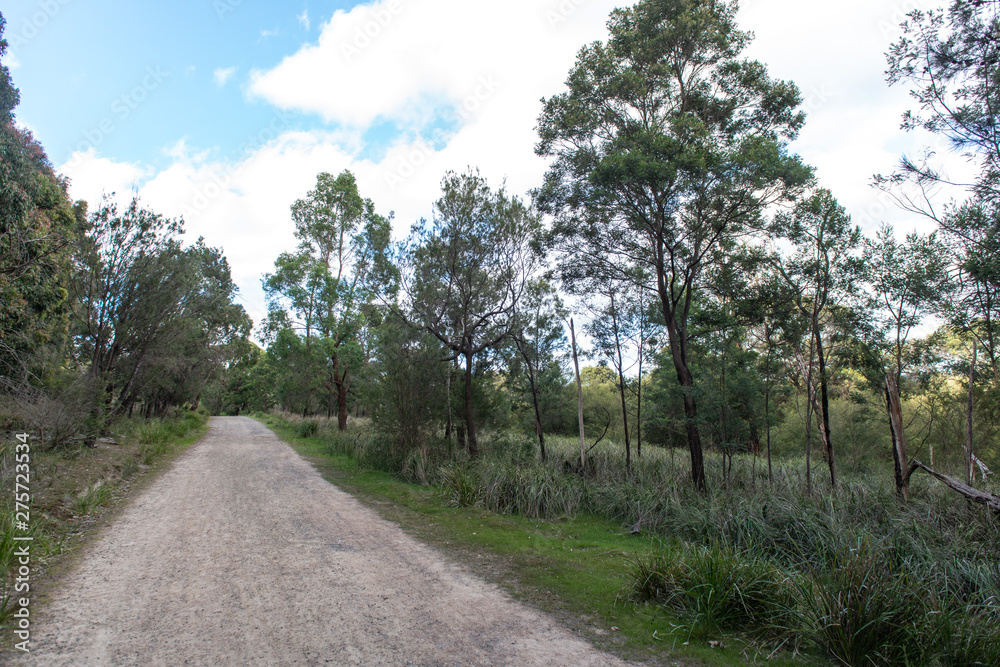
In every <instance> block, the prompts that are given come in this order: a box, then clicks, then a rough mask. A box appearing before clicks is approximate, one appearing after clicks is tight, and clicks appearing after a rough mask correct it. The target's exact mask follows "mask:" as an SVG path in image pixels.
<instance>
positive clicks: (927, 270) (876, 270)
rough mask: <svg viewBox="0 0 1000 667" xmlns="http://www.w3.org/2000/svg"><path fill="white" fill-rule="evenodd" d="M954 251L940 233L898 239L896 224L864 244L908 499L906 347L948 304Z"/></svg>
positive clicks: (899, 480) (898, 469)
mask: <svg viewBox="0 0 1000 667" xmlns="http://www.w3.org/2000/svg"><path fill="white" fill-rule="evenodd" d="M949 264H950V262H949V256H948V253H947V249H946V248H945V247H944V244H942V243H941V242H940V241H938V239H937V235H936V234H930V235H928V236H921V235H920V234H917V233H915V232H914V233H912V234H909V235H907V237H906V241H905V243H899V242H898V241H897V240H896V235H895V232H894V231H893V229H892V228H891V227H889V226H883V227H882V228H881V229H880V230H879V231H878V234H877V236H876V238H875V239H869V240H867V241H866V243H865V253H864V262H863V267H864V271H865V278H866V282H868V283H869V285H870V286H871V291H870V292H869V296H870V297H871V299H872V301H873V303H872V304H871V307H872V310H873V312H875V313H876V316H875V319H876V322H877V325H878V327H879V329H880V330H881V333H882V335H883V336H885V338H886V340H887V342H888V347H889V356H890V357H891V361H890V362H889V363H888V364H886V366H887V368H886V369H885V372H884V382H883V390H884V393H885V397H886V410H887V412H888V415H889V425H890V433H891V436H892V444H893V449H892V456H893V463H894V467H895V477H896V492H897V493H898V494H899V495H900V497H902V498H904V499H907V498H909V493H910V490H909V479H908V475H907V467H908V465H909V458H908V455H907V451H906V433H905V429H904V424H903V418H902V404H901V391H902V386H903V373H904V370H905V367H906V358H905V356H904V351H905V349H906V343H907V339H908V338H909V335H910V333H911V331H912V330H913V328H914V327H916V326H918V325H919V324H920V322H921V321H922V320H923V318H924V317H926V316H927V315H930V314H933V313H934V312H936V311H937V310H938V309H939V307H940V306H941V305H942V304H943V303H945V301H946V299H947V295H948V292H949V287H950V286H949V280H948V269H949Z"/></svg>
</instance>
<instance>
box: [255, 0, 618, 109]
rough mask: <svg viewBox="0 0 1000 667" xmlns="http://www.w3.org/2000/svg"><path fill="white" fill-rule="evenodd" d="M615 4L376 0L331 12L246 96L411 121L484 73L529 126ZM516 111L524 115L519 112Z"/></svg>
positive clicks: (468, 90) (451, 101)
mask: <svg viewBox="0 0 1000 667" xmlns="http://www.w3.org/2000/svg"><path fill="white" fill-rule="evenodd" d="M615 4H618V3H617V0H589V1H586V2H585V1H584V0H547V1H544V2H538V0H509V1H508V2H505V3H476V2H467V1H465V0H408V1H407V0H381V1H380V2H376V3H374V4H371V5H359V6H357V7H355V8H354V9H352V10H351V11H349V12H345V11H343V10H338V11H337V12H336V13H334V15H333V16H332V17H331V18H330V20H329V21H327V22H326V23H325V24H324V25H323V26H322V28H321V33H320V37H319V40H318V41H317V42H316V43H315V44H309V45H306V46H304V47H302V48H301V49H300V50H299V51H298V52H297V53H295V54H293V55H291V56H289V57H287V58H285V59H284V60H283V61H282V62H281V63H280V64H279V65H278V66H276V67H275V68H273V69H271V70H268V71H256V72H254V73H252V74H251V84H250V92H251V93H252V94H253V95H256V96H258V97H262V98H264V99H266V100H268V101H269V102H271V103H273V104H275V105H277V106H279V107H281V108H285V109H300V110H304V111H307V112H311V113H316V114H319V115H320V116H322V117H323V118H324V119H325V120H326V121H327V122H329V123H337V124H343V125H351V126H360V127H364V126H367V125H370V124H371V123H372V122H374V121H375V120H376V119H379V118H385V119H391V120H394V121H402V122H410V123H412V122H414V121H416V120H422V119H424V118H426V117H427V115H428V113H429V112H430V111H431V110H432V109H433V108H435V107H436V106H440V105H445V106H448V107H451V108H454V109H457V108H459V107H460V105H461V104H462V103H463V102H464V101H466V100H467V99H468V98H469V96H471V95H474V94H475V91H476V89H477V87H479V86H480V81H481V79H483V78H484V77H486V78H489V77H492V78H493V79H495V80H497V81H500V82H501V85H502V90H499V91H498V92H497V94H496V95H495V97H493V98H491V99H490V100H489V102H490V104H493V105H497V104H499V105H515V106H518V107H520V109H519V111H520V113H518V114H517V115H516V116H514V117H513V118H510V117H508V118H509V120H511V121H513V122H527V123H529V124H530V125H533V124H534V118H535V116H536V115H537V111H538V109H537V107H538V98H539V97H540V96H542V95H550V94H552V93H554V92H556V90H555V86H556V85H557V84H558V83H559V82H561V81H563V80H564V79H565V76H566V73H567V71H568V68H569V67H570V65H572V63H573V58H574V56H575V54H576V52H577V50H578V49H579V48H580V47H581V46H582V45H583V44H584V43H586V42H589V41H592V40H594V39H597V38H600V37H602V36H603V35H604V22H605V20H606V17H607V14H608V12H609V11H610V10H611V8H613V7H614V5H615ZM525 111H527V112H528V113H527V115H526V116H525V113H524V112H525Z"/></svg>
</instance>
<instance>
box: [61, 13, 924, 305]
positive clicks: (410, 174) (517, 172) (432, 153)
mask: <svg viewBox="0 0 1000 667" xmlns="http://www.w3.org/2000/svg"><path fill="white" fill-rule="evenodd" d="M845 1H846V2H847V3H848V4H847V7H846V9H845V8H844V7H842V6H839V5H838V6H837V7H833V6H832V5H831V6H829V7H827V6H826V5H822V4H820V5H816V6H813V5H810V11H809V12H806V11H804V10H802V7H801V5H800V4H799V3H797V2H795V0H758V1H756V2H752V3H751V2H747V3H745V8H744V9H743V10H741V13H740V16H739V23H740V25H741V27H742V28H744V29H748V30H753V31H754V32H756V34H757V39H756V41H755V43H754V44H753V46H752V47H751V50H750V52H749V54H748V55H750V56H752V57H754V58H757V59H760V60H761V61H762V62H764V63H765V64H767V65H768V67H769V69H770V71H771V74H772V75H773V76H776V77H780V78H786V79H791V80H793V81H795V82H796V83H798V85H799V87H800V88H801V89H802V91H803V97H804V99H805V107H806V111H807V112H808V114H809V118H808V120H807V123H806V126H805V128H804V130H803V132H802V133H801V136H800V138H799V139H798V140H797V141H796V143H795V144H794V145H793V150H795V151H796V152H799V153H800V154H801V155H802V156H803V158H804V159H805V161H806V162H807V163H809V164H813V165H815V166H816V167H817V172H818V175H819V177H820V184H821V185H823V186H826V187H829V188H830V189H831V190H833V192H834V194H835V195H836V196H837V197H838V198H839V199H840V200H841V202H842V203H844V204H845V205H846V207H847V209H848V211H849V212H850V213H852V214H853V215H854V217H855V221H856V222H859V223H862V224H865V226H866V227H867V228H869V229H871V228H873V227H875V226H877V224H878V223H880V222H881V221H883V220H884V221H889V222H896V223H897V224H898V225H899V226H900V228H901V229H902V230H903V231H909V230H910V229H912V228H913V226H914V224H915V223H914V221H913V220H912V216H911V217H910V218H907V217H906V216H904V215H902V214H901V213H899V212H898V210H896V209H895V208H894V207H893V206H892V205H891V202H887V201H884V200H880V199H879V198H878V195H877V193H876V192H875V191H874V190H873V189H872V188H870V187H869V182H870V179H871V175H872V174H873V173H875V172H879V171H882V172H887V171H890V170H891V169H892V168H893V166H894V165H895V163H896V162H897V161H898V159H899V155H900V153H901V152H903V151H904V150H905V151H909V152H913V148H914V146H919V145H921V142H922V141H923V139H921V138H916V140H914V138H913V137H907V136H906V135H904V134H903V133H901V132H900V130H899V115H900V113H901V112H902V111H903V110H904V109H906V108H908V107H909V106H911V103H910V100H909V98H908V96H907V94H906V91H905V90H897V89H889V88H887V87H886V86H885V84H884V81H883V74H882V70H883V69H884V68H885V60H884V56H883V52H884V51H885V50H886V49H887V48H888V44H889V43H891V41H892V39H893V38H894V34H893V33H892V30H893V29H894V28H893V26H894V25H895V24H897V23H898V20H897V19H898V18H899V17H897V16H896V15H895V14H894V13H893V12H896V11H898V8H890V9H886V8H885V7H884V6H881V5H879V3H871V2H868V1H867V0H845ZM902 1H903V4H905V3H906V2H915V1H916V0H902ZM617 4H620V2H619V0H551V1H549V0H542V1H539V0H509V2H507V3H503V4H498V3H473V2H462V1H461V0H408V1H407V0H381V1H380V2H376V3H374V4H371V5H364V6H358V7H355V8H354V9H352V10H351V11H338V12H337V13H335V14H334V15H333V17H332V18H331V19H330V20H329V21H327V22H325V23H324V24H323V25H322V26H319V28H320V33H319V38H318V40H317V41H316V42H315V43H310V44H305V45H303V46H302V47H301V48H300V49H299V50H298V51H297V52H295V53H293V54H292V55H290V56H288V57H286V58H285V59H284V60H283V61H282V62H281V63H279V64H278V65H277V66H275V67H274V68H273V69H270V70H263V71H255V72H253V73H251V78H250V84H249V87H248V92H249V94H250V95H251V96H252V97H256V98H257V99H262V100H264V101H266V102H269V103H270V104H272V105H274V107H276V109H278V111H277V112H276V116H275V122H273V123H272V124H271V126H269V127H266V128H262V129H261V131H260V132H259V133H257V134H256V135H255V137H252V138H250V139H248V141H247V142H245V150H241V152H240V155H239V156H238V157H236V158H234V159H225V158H222V157H220V156H219V155H218V152H217V151H215V150H201V149H195V148H191V147H189V146H188V145H187V144H186V143H185V142H184V141H183V140H179V141H177V142H176V143H175V144H173V145H172V146H170V147H169V148H167V149H166V154H167V155H169V156H170V158H171V164H170V165H169V166H168V167H167V168H165V169H163V170H162V171H159V172H152V171H150V170H148V169H145V168H143V167H141V166H140V165H135V164H130V163H121V162H115V161H113V160H110V159H107V158H103V157H100V156H98V155H97V153H96V151H95V150H94V149H90V150H88V151H86V152H84V153H80V154H77V155H74V158H73V159H72V160H71V163H72V164H70V163H68V166H64V167H63V172H64V173H66V174H67V175H69V176H70V177H71V178H72V179H73V183H72V189H71V194H72V195H73V196H74V197H77V198H86V199H88V200H89V201H91V202H92V204H93V203H94V202H95V201H96V200H95V199H93V197H95V196H96V197H97V199H99V197H100V193H101V191H102V190H110V189H118V190H121V191H125V192H126V193H128V192H130V191H131V184H133V183H138V184H139V193H140V195H141V196H142V198H143V199H144V201H145V202H146V203H147V205H149V206H151V207H153V208H154V209H156V210H157V211H159V212H161V213H163V214H165V215H169V216H181V215H182V216H183V217H184V219H185V222H186V227H187V229H188V234H189V237H190V238H191V239H192V240H193V239H194V238H197V236H199V235H201V236H204V237H205V238H206V241H207V242H208V243H209V244H211V245H215V246H220V247H222V248H223V249H224V250H225V253H226V255H227V257H228V258H229V261H230V264H231V266H232V269H233V274H234V278H235V279H236V281H237V283H238V284H239V286H240V289H241V294H242V295H243V299H244V300H245V305H246V307H247V310H248V312H250V314H251V317H253V318H254V320H255V321H256V322H259V321H260V319H261V318H262V317H263V315H264V314H265V312H266V310H265V304H264V297H263V293H262V290H261V287H260V278H261V275H262V274H263V273H264V272H267V271H270V270H273V263H274V259H275V258H276V257H277V255H278V254H279V253H280V252H283V251H286V250H291V249H292V248H294V247H295V239H294V237H293V234H292V229H293V227H292V222H291V216H290V213H289V207H290V206H291V204H292V203H293V202H294V201H295V200H296V199H298V198H301V197H304V196H305V195H306V193H307V191H308V190H310V189H311V188H312V187H313V186H314V185H315V180H316V175H317V173H319V172H321V171H327V172H330V173H333V174H337V173H339V172H340V171H342V170H344V169H351V170H352V171H353V172H354V173H355V175H356V176H357V178H358V183H359V188H360V190H361V194H362V195H363V196H365V197H369V198H371V199H372V200H373V201H374V202H375V205H376V208H377V210H378V211H379V212H381V213H383V214H387V213H388V212H389V211H390V210H391V211H394V212H395V223H394V235H395V237H396V238H397V239H400V238H402V237H404V236H405V235H406V233H407V232H408V230H409V227H410V225H411V224H412V223H414V222H415V221H416V220H418V219H419V218H421V217H427V218H429V217H430V216H431V213H432V204H433V201H434V200H435V199H436V198H437V196H438V194H439V184H440V180H441V177H442V176H443V175H444V173H445V172H446V171H447V170H455V171H462V170H464V169H466V168H467V167H470V166H474V167H479V168H480V169H481V171H482V173H483V175H484V176H485V177H486V178H487V179H488V180H489V181H490V183H491V184H493V185H499V184H500V182H501V181H506V184H507V188H508V190H509V191H510V192H512V193H513V194H518V195H524V194H525V193H526V192H527V191H528V190H529V189H531V188H533V187H536V186H537V185H538V184H539V183H540V182H541V177H542V174H543V173H544V170H545V167H546V165H545V162H544V161H543V160H541V159H540V158H538V157H537V156H535V155H534V153H533V146H534V144H535V142H536V141H537V135H536V133H535V129H534V128H535V124H536V122H537V117H538V113H539V111H540V109H541V105H540V102H539V98H541V97H550V96H552V95H555V94H558V93H559V92H561V91H562V90H563V89H564V85H563V82H564V80H565V78H566V75H567V73H568V71H569V69H570V68H571V67H572V65H573V63H574V61H575V57H576V54H577V52H578V50H579V49H580V47H581V46H583V45H584V44H586V43H589V42H591V41H594V40H597V39H603V38H605V37H606V30H605V22H606V19H607V16H608V13H609V12H610V11H611V9H612V8H613V7H614V6H615V5H617ZM304 15H305V14H304ZM803 21H805V23H803ZM828 33H829V34H830V35H832V36H830V37H827V36H826V35H827V34H828ZM844 35H851V36H852V40H853V41H852V42H851V43H852V47H851V48H850V49H848V48H845V46H844V44H845V41H844ZM233 69H234V71H235V68H233ZM230 76H232V73H230V74H227V75H226V79H228V78H229V77H230ZM223 83H225V81H223ZM281 110H300V111H304V112H307V113H310V114H315V115H317V116H318V117H320V118H322V119H323V120H325V121H326V122H327V123H328V124H327V125H326V127H325V129H314V130H312V131H293V130H292V129H291V123H290V122H289V121H288V120H287V119H283V118H284V117H283V115H282V114H283V112H282V111H281ZM442 114H443V115H445V116H447V117H448V118H450V120H451V121H452V122H451V123H450V125H449V127H450V129H449V131H448V133H447V134H446V135H442V134H435V133H434V132H433V131H430V130H432V129H433V128H434V127H436V126H437V125H436V121H437V120H440V118H441V116H442ZM380 120H385V121H390V122H391V123H390V124H391V125H392V126H394V127H396V128H400V131H399V132H397V133H396V134H395V135H390V138H389V139H388V145H387V146H383V148H382V149H381V150H380V151H379V152H378V153H377V156H374V157H373V155H374V153H373V152H372V151H367V150H365V149H366V146H365V143H364V141H363V137H365V136H366V132H368V131H369V130H371V129H372V128H373V127H375V126H376V124H377V123H378V122H379V121H380ZM392 136H394V137H395V138H394V139H393V138H391V137H392Z"/></svg>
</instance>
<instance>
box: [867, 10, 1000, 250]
mask: <svg viewBox="0 0 1000 667" xmlns="http://www.w3.org/2000/svg"><path fill="white" fill-rule="evenodd" d="M902 28H903V35H902V37H900V38H899V40H898V41H897V42H896V43H895V44H893V45H892V46H891V48H890V50H889V52H888V54H887V57H888V64H889V68H888V70H887V72H886V75H887V80H888V82H889V84H890V85H894V84H899V83H906V84H909V85H911V86H913V87H912V88H911V89H910V95H911V96H912V97H913V98H914V100H915V101H916V102H917V104H918V107H919V108H918V109H917V110H916V111H912V110H911V111H907V112H906V113H905V114H904V116H903V128H904V129H906V130H917V129H922V130H926V131H928V132H931V133H933V134H937V135H939V136H941V137H943V138H944V139H946V140H947V141H948V142H949V143H950V144H951V147H952V148H953V149H954V150H955V151H957V152H958V153H959V154H960V155H961V156H962V157H963V158H965V159H966V161H967V162H970V163H971V164H973V165H975V167H976V168H977V170H978V173H977V175H976V177H975V179H974V180H973V181H972V182H964V183H963V182H957V181H955V180H954V179H953V178H950V177H949V176H948V175H947V174H946V173H945V172H944V171H943V169H942V168H941V167H940V166H936V165H934V164H933V163H932V161H933V159H934V157H935V155H936V153H935V151H932V150H928V151H926V153H925V155H924V156H923V158H919V159H913V158H910V157H905V156H904V157H903V159H902V160H901V163H900V168H899V169H898V170H897V171H896V172H895V173H894V174H892V175H891V176H888V177H877V178H876V185H878V186H879V187H882V188H883V189H885V190H886V191H888V192H890V193H891V194H893V195H894V196H895V197H896V199H897V202H898V203H899V204H900V205H901V206H903V207H904V208H906V209H908V210H911V211H915V212H918V213H921V214H924V215H928V216H930V217H931V218H933V219H935V220H937V221H938V222H939V223H940V224H942V225H943V226H945V227H947V226H949V219H948V216H947V215H946V213H947V209H946V207H942V206H941V205H940V204H938V205H935V202H934V201H933V193H932V192H931V187H932V186H934V185H938V184H944V185H959V186H962V187H965V188H967V190H968V192H969V193H970V194H971V196H972V198H974V199H978V200H980V201H982V202H985V203H993V204H995V203H996V202H997V201H998V200H1000V124H998V121H997V117H998V113H997V110H998V109H1000V0H951V2H950V4H949V6H948V8H947V9H932V10H927V11H923V10H914V11H912V12H910V13H909V14H908V15H907V19H906V21H905V22H904V23H903V24H902ZM907 185H915V186H916V187H917V190H916V191H915V192H914V191H912V190H911V191H907V190H906V186H907ZM956 231H959V232H960V230H959V229H958V228H956ZM967 240H968V241H969V242H970V243H973V244H975V240H974V239H972V238H968V239H967Z"/></svg>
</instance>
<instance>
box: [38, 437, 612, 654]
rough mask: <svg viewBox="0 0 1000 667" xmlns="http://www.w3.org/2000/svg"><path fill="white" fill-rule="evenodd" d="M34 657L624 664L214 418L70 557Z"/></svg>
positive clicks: (267, 440)
mask: <svg viewBox="0 0 1000 667" xmlns="http://www.w3.org/2000/svg"><path fill="white" fill-rule="evenodd" d="M32 640H33V641H32V652H31V655H30V658H29V659H28V660H27V661H26V664H38V665H92V664H93V665H105V664H106V665H171V666H173V665H213V666H223V665H272V664H273V665H318V664H332V665H411V664H412V665H574V666H575V665H621V664H624V663H621V662H620V661H618V660H617V659H615V658H614V657H612V656H609V655H607V654H603V653H599V652H598V651H596V650H595V649H594V648H593V647H592V646H590V645H589V644H587V643H586V642H585V641H583V640H581V639H579V638H577V637H575V636H573V635H572V634H571V633H569V632H568V631H566V630H565V629H563V628H561V627H560V626H558V625H557V624H556V623H555V622H554V621H553V620H552V619H550V618H548V617H546V616H544V615H542V614H541V613H539V612H537V611H535V610H532V609H529V608H528V607H526V606H524V605H522V604H519V603H516V602H514V601H513V600H512V599H511V598H509V597H508V596H507V595H506V594H505V593H504V592H503V591H501V590H500V589H498V588H497V587H495V586H492V585H489V584H486V583H484V582H482V581H480V580H479V579H477V578H475V577H473V576H471V575H469V574H468V573H466V572H465V571H464V570H462V569H461V568H459V567H457V566H456V565H455V564H453V563H450V562H448V561H447V560H446V559H445V558H444V557H442V555H441V554H440V553H438V552H437V551H434V550H433V549H431V548H430V547H427V546H425V545H423V544H421V543H420V542H417V541H416V540H414V539H413V538H411V537H409V536H408V535H406V534H405V533H403V532H402V531H401V530H400V529H399V528H398V527H397V526H396V525H395V524H392V523H389V522H387V521H385V520H383V519H382V518H381V517H379V516H378V515H377V514H376V513H375V512H373V511H371V510H369V509H367V508H365V507H364V506H362V505H361V504H360V503H359V502H358V501H356V500H355V499H354V498H353V497H351V496H349V495H347V494H346V493H344V492H342V491H340V490H339V489H337V488H336V487H334V486H333V485H331V484H329V483H328V482H326V481H325V480H323V479H322V478H321V477H320V476H319V474H318V473H316V472H315V471H314V470H313V468H312V467H311V466H310V465H309V464H308V463H307V462H306V461H305V460H303V459H302V458H300V457H299V456H298V455H297V454H296V453H295V452H294V451H293V450H292V449H291V448H290V447H289V446H288V445H286V444H285V443H283V442H281V441H280V440H279V439H278V438H277V437H275V436H274V435H273V434H272V433H271V432H270V431H269V430H268V429H266V428H265V427H264V426H262V425H260V424H259V423H257V422H255V421H253V420H252V419H248V418H242V417H230V418H214V419H213V420H212V422H211V427H210V429H209V432H208V434H207V435H206V437H205V438H204V439H203V440H202V441H201V442H199V443H198V444H196V445H195V446H193V447H192V448H191V449H190V450H189V451H188V452H186V453H185V454H184V455H183V456H182V457H181V458H179V459H178V460H177V461H176V462H175V463H174V465H173V466H172V467H171V468H170V470H168V471H167V472H166V473H164V474H163V475H162V476H161V477H160V478H159V479H157V480H156V481H155V483H153V484H152V485H150V486H149V487H148V488H147V489H146V490H145V491H144V492H143V493H142V494H141V495H140V496H139V497H138V498H136V499H135V501H134V502H133V503H132V505H131V506H130V507H128V508H127V509H126V510H125V511H124V512H123V514H122V515H121V517H120V518H119V519H118V520H117V521H116V522H115V523H114V524H113V525H112V526H111V527H109V528H108V529H106V531H105V533H104V535H102V536H101V538H100V540H99V541H98V542H96V543H95V544H94V545H93V547H92V548H91V549H90V550H89V551H88V553H87V554H86V555H85V556H84V557H83V558H82V559H81V561H80V563H79V564H78V565H77V567H76V569H75V570H74V572H73V573H72V574H71V575H70V576H69V577H68V578H67V580H66V581H65V582H64V584H63V585H62V586H61V587H60V588H59V589H58V590H57V591H56V592H55V594H54V595H53V597H52V602H51V603H50V605H48V606H47V608H46V610H45V613H44V614H43V616H42V618H41V619H40V621H39V624H38V625H37V627H36V628H35V632H34V633H33V637H32Z"/></svg>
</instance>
